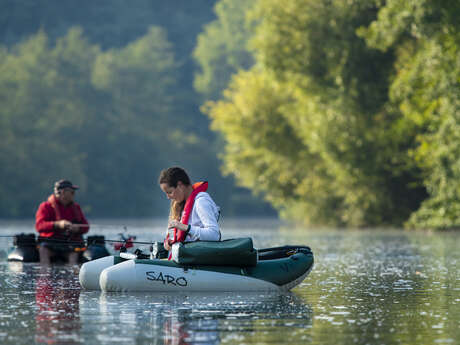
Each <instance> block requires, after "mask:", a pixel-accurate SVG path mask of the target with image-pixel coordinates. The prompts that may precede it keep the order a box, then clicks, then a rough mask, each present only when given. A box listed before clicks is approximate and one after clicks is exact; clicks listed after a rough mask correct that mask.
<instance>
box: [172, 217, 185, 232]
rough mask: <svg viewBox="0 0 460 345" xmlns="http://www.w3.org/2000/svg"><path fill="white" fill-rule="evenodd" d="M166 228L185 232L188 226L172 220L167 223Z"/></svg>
mask: <svg viewBox="0 0 460 345" xmlns="http://www.w3.org/2000/svg"><path fill="white" fill-rule="evenodd" d="M168 228H169V229H172V228H176V229H179V230H182V231H185V230H187V228H188V225H186V224H182V223H181V222H179V221H178V220H175V219H172V220H170V221H169V223H168Z"/></svg>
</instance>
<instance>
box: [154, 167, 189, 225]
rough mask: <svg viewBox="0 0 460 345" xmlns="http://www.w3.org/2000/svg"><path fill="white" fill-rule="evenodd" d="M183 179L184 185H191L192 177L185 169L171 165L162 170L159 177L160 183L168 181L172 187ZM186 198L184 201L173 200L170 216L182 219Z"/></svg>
mask: <svg viewBox="0 0 460 345" xmlns="http://www.w3.org/2000/svg"><path fill="white" fill-rule="evenodd" d="M179 181H181V182H182V183H183V184H184V185H186V186H188V185H190V178H189V177H188V175H187V173H186V172H185V170H184V169H182V168H179V167H171V168H168V169H165V170H162V171H161V173H160V177H159V178H158V184H162V183H166V184H167V185H168V186H170V187H174V188H176V187H177V183H178V182H179ZM184 206H185V200H184V201H182V202H176V201H174V200H172V201H171V209H170V210H169V218H170V219H176V220H180V218H181V215H182V211H183V210H184Z"/></svg>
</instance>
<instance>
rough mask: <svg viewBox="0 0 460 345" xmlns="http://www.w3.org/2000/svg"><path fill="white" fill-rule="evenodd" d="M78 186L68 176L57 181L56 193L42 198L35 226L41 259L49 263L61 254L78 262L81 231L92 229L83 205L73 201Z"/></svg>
mask: <svg viewBox="0 0 460 345" xmlns="http://www.w3.org/2000/svg"><path fill="white" fill-rule="evenodd" d="M77 189H78V186H75V185H73V184H72V182H70V181H68V180H59V181H57V182H56V183H55V184H54V194H52V195H50V197H49V198H48V200H47V201H45V202H42V203H41V204H40V206H39V207H38V210H37V213H36V215H35V228H36V229H37V231H38V232H39V234H40V235H39V237H38V241H39V249H38V251H39V254H40V263H41V264H44V265H49V264H50V262H51V258H52V257H55V256H60V257H62V258H63V259H64V260H65V261H67V262H68V263H69V264H71V265H76V264H77V263H78V258H79V251H78V249H80V247H83V246H84V244H83V238H82V235H83V234H85V233H87V232H88V230H89V224H88V221H87V220H86V218H85V216H84V215H83V212H82V210H81V208H80V206H79V205H78V204H77V203H76V202H74V197H75V191H76V190H77Z"/></svg>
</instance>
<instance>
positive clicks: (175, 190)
mask: <svg viewBox="0 0 460 345" xmlns="http://www.w3.org/2000/svg"><path fill="white" fill-rule="evenodd" d="M160 188H161V190H162V191H163V192H164V193H165V194H166V196H167V197H168V199H169V200H174V201H176V202H182V201H184V200H185V185H184V184H183V183H182V182H181V181H179V182H177V187H171V186H170V185H169V184H167V183H162V184H160Z"/></svg>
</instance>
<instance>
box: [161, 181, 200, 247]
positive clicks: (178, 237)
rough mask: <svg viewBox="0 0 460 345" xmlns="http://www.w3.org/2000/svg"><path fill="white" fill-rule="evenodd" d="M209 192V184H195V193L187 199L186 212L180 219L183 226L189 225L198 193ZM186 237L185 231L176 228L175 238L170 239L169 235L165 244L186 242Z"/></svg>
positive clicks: (174, 231)
mask: <svg viewBox="0 0 460 345" xmlns="http://www.w3.org/2000/svg"><path fill="white" fill-rule="evenodd" d="M207 190H208V182H207V181H205V182H197V183H195V184H193V191H192V193H191V194H190V195H189V197H188V198H187V201H186V202H185V206H184V211H183V212H182V217H181V219H180V222H181V223H182V224H188V223H189V219H190V215H191V214H192V210H193V205H194V204H195V198H196V196H197V194H198V193H201V192H206V191H207ZM185 237H186V234H185V231H182V230H179V229H176V228H174V230H173V238H169V233H168V235H167V236H166V239H165V242H167V243H168V244H169V245H172V244H173V243H176V242H184V240H185Z"/></svg>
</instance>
